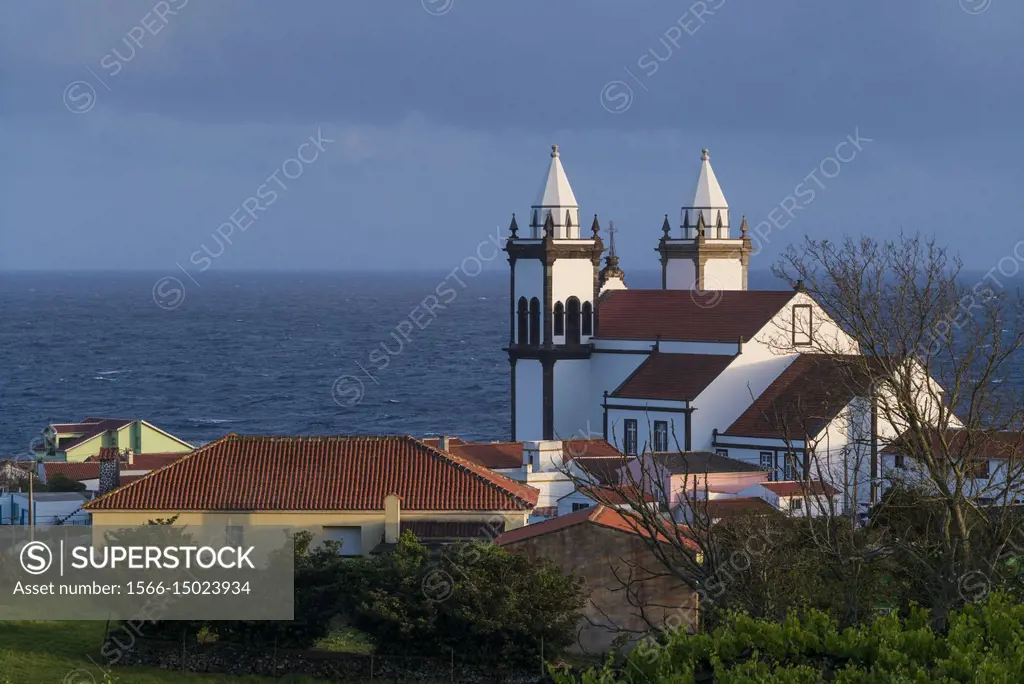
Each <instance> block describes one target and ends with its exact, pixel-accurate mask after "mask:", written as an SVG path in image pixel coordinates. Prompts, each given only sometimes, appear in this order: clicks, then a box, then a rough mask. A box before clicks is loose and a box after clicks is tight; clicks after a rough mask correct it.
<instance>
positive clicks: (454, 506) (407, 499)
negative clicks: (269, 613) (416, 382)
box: [85, 434, 538, 555]
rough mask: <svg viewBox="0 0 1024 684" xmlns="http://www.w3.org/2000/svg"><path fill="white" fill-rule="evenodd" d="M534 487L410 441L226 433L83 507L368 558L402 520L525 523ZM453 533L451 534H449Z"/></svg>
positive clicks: (96, 518)
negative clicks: (276, 530) (260, 529)
mask: <svg viewBox="0 0 1024 684" xmlns="http://www.w3.org/2000/svg"><path fill="white" fill-rule="evenodd" d="M537 496H538V495H537V490H535V489H533V488H531V487H529V486H526V485H525V484H523V483H520V482H516V481H515V480H512V479H509V478H507V477H505V476H503V475H500V474H498V473H496V472H494V471H491V470H490V469H488V468H485V467H483V466H480V465H478V464H477V463H474V462H473V461H470V460H469V459H466V458H463V457H461V456H458V455H455V454H451V453H449V452H446V451H442V450H440V449H438V448H436V447H434V446H431V445H429V444H427V443H425V442H423V441H421V440H418V439H415V438H413V437H408V436H385V437H271V436H242V435H237V434H229V435H226V436H224V437H222V438H220V439H218V440H216V441H214V442H211V443H210V444H207V445H205V446H203V447H201V448H199V449H197V450H195V451H193V452H192V453H190V454H188V455H186V456H184V457H183V458H181V459H179V460H177V461H175V462H174V463H172V464H170V465H168V466H166V467H164V468H161V469H160V470H155V471H153V472H151V473H149V474H147V475H143V476H142V477H141V478H139V479H138V480H136V481H134V482H132V483H130V484H127V485H125V486H122V487H120V488H119V489H115V490H113V491H111V492H109V493H107V494H105V495H103V496H100V497H98V498H96V499H95V500H93V501H91V502H90V503H88V504H87V505H86V507H85V508H86V510H87V511H89V512H90V513H91V514H92V516H93V524H95V525H142V524H145V523H146V522H148V521H149V520H152V519H155V518H170V517H174V516H178V518H177V522H178V524H182V525H200V524H205V525H217V526H223V527H225V528H231V527H241V526H247V525H271V526H278V527H289V528H300V529H307V530H310V531H312V532H313V533H314V534H315V535H316V536H317V537H318V538H319V539H326V540H332V541H340V542H341V543H342V553H345V554H347V555H362V554H368V553H370V552H371V551H372V550H374V549H375V548H376V547H378V545H380V544H382V543H385V544H393V543H395V542H397V540H398V537H399V534H400V531H401V529H402V525H403V524H406V525H408V524H410V523H418V524H426V523H466V524H471V523H474V524H476V525H477V526H479V525H480V524H482V523H483V524H487V525H488V526H489V527H490V528H491V529H496V528H498V527H500V528H501V529H505V530H512V529H515V528H517V527H520V526H522V525H525V524H526V521H527V517H528V516H529V514H530V511H531V510H532V509H533V507H534V506H535V505H536V503H537ZM450 529H451V528H449V530H450Z"/></svg>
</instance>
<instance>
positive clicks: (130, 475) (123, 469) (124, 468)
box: [39, 447, 189, 494]
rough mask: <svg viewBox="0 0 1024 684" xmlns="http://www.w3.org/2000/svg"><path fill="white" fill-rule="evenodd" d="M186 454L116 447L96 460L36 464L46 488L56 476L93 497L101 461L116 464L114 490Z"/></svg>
mask: <svg viewBox="0 0 1024 684" xmlns="http://www.w3.org/2000/svg"><path fill="white" fill-rule="evenodd" d="M187 453H189V452H187V451H182V452H171V453H143V454H137V453H135V452H134V451H131V450H126V451H124V452H120V453H119V452H118V450H117V448H116V447H103V448H101V449H100V453H99V455H97V456H90V457H89V458H88V459H86V460H85V461H77V462H75V461H72V462H64V461H43V462H42V463H40V464H39V475H40V479H41V480H42V482H43V483H44V484H47V483H48V482H49V481H50V479H52V478H53V477H54V476H57V475H63V476H64V477H67V478H68V479H71V480H76V481H78V482H81V483H82V484H83V485H85V491H86V492H88V493H89V494H95V493H96V492H98V491H99V490H100V460H101V459H104V458H106V457H109V456H111V455H112V456H113V457H114V458H116V459H117V461H118V465H119V468H118V475H119V477H118V481H117V484H116V485H115V486H121V485H126V484H128V483H129V482H132V481H134V480H137V479H138V478H140V477H142V476H143V475H145V474H146V473H149V472H151V471H153V470H157V469H159V468H163V467H164V466H166V465H169V464H171V463H174V462H175V461H177V460H178V459H179V458H182V457H184V456H185V455H186V454H187Z"/></svg>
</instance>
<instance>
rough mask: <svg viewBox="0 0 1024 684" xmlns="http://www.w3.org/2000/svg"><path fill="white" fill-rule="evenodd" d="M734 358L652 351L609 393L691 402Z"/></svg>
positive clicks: (639, 397) (630, 396) (636, 397)
mask: <svg viewBox="0 0 1024 684" xmlns="http://www.w3.org/2000/svg"><path fill="white" fill-rule="evenodd" d="M735 358H736V357H735V356H728V355H725V354H662V353H660V352H654V353H653V354H651V355H650V356H648V357H647V360H646V361H644V362H643V363H642V364H640V367H639V368H637V369H636V370H635V371H633V373H632V374H631V375H630V376H629V377H628V378H626V379H625V381H624V382H623V383H622V384H621V385H619V386H618V387H617V388H616V389H615V391H614V392H612V393H611V396H613V397H629V398H632V399H665V400H669V401H693V400H694V399H696V398H697V395H699V394H700V393H701V392H703V391H704V389H705V388H706V387H707V386H708V385H710V384H711V382H712V381H713V380H714V379H715V378H717V377H718V376H719V375H721V374H722V371H724V370H725V369H726V368H727V367H728V366H729V364H730V363H732V362H733V359H735Z"/></svg>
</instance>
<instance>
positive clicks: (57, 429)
mask: <svg viewBox="0 0 1024 684" xmlns="http://www.w3.org/2000/svg"><path fill="white" fill-rule="evenodd" d="M105 447H106V448H109V447H114V448H116V449H118V450H119V451H125V450H126V449H127V450H131V451H133V452H135V453H137V454H141V453H170V454H173V453H188V452H190V451H192V450H193V449H194V448H195V447H193V446H192V445H191V444H189V443H188V442H186V441H185V440H183V439H179V438H178V437H175V436H174V435H172V434H170V433H168V432H164V431H163V430H161V429H160V428H158V427H156V426H155V425H153V424H152V423H148V422H146V421H144V420H142V419H121V418H85V419H83V420H81V421H80V422H78V423H52V424H50V425H48V426H46V429H45V430H43V438H42V442H41V443H37V444H35V445H33V449H32V450H33V452H34V453H35V456H36V458H38V459H40V460H43V461H67V462H71V463H73V462H79V461H84V460H86V459H88V458H89V457H91V456H98V455H99V453H100V449H102V448H105Z"/></svg>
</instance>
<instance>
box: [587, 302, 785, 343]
mask: <svg viewBox="0 0 1024 684" xmlns="http://www.w3.org/2000/svg"><path fill="white" fill-rule="evenodd" d="M795 294H796V293H795V292H793V291H792V290H787V291H782V292H778V291H767V290H728V291H716V292H713V293H702V295H701V296H695V293H694V292H691V291H689V290H613V291H611V292H608V293H606V294H604V295H602V297H601V305H600V306H599V307H597V314H598V316H597V332H598V338H599V339H618V340H656V339H659V338H660V339H661V340H662V341H663V342H664V341H681V342H736V341H737V340H738V339H739V337H740V336H741V335H742V336H743V337H744V338H745V339H748V340H749V339H752V338H753V337H754V335H755V334H756V333H757V332H758V331H759V330H761V329H762V328H763V327H764V326H765V325H767V323H768V322H769V321H770V320H771V319H772V318H773V317H774V316H775V314H777V313H778V312H779V311H780V310H781V309H782V308H783V307H784V306H785V305H786V304H787V303H788V302H789V301H790V300H791V299H792V298H793V296H794V295H795Z"/></svg>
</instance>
